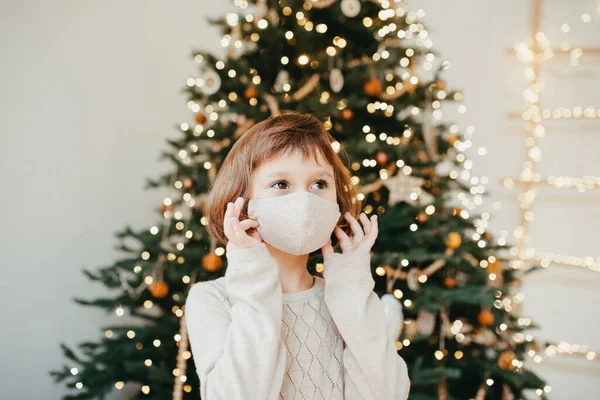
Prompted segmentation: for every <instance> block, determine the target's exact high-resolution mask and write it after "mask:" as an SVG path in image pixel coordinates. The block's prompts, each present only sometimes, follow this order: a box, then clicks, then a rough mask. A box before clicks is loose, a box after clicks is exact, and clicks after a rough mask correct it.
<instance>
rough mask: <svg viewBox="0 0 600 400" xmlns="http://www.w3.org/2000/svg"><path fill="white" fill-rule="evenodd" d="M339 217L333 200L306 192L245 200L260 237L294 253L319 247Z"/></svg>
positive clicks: (327, 237)
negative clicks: (256, 223) (256, 222)
mask: <svg viewBox="0 0 600 400" xmlns="http://www.w3.org/2000/svg"><path fill="white" fill-rule="evenodd" d="M340 216H341V213H340V206H339V205H338V203H337V202H333V201H330V200H327V199H324V198H322V197H321V196H318V195H316V194H313V193H310V192H294V193H292V194H287V195H285V196H278V197H270V198H265V199H250V200H249V201H248V217H250V218H252V219H255V220H256V221H258V227H257V231H258V233H259V234H260V236H261V237H262V238H263V240H264V241H265V242H267V243H268V244H270V245H271V246H273V247H275V248H278V249H280V250H282V251H285V252H286V253H290V254H294V255H300V254H309V253H310V252H312V251H315V250H318V249H320V248H321V247H323V246H324V245H325V243H327V241H328V240H329V238H330V236H331V234H332V233H333V230H334V229H335V226H336V224H337V222H338V221H339V218H340Z"/></svg>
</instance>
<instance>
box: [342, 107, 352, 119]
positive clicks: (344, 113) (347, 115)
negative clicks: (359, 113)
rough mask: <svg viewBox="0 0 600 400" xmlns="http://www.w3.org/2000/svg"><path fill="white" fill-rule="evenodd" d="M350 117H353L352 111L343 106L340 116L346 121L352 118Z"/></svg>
mask: <svg viewBox="0 0 600 400" xmlns="http://www.w3.org/2000/svg"><path fill="white" fill-rule="evenodd" d="M352 117H354V112H353V111H352V110H351V109H349V108H347V107H346V108H344V109H343V110H342V118H343V119H345V120H346V121H349V120H351V119H352Z"/></svg>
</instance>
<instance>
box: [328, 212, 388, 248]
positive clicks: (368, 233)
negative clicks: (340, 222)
mask: <svg viewBox="0 0 600 400" xmlns="http://www.w3.org/2000/svg"><path fill="white" fill-rule="evenodd" d="M344 218H346V221H348V223H349V224H350V227H351V228H352V233H353V235H352V238H350V237H348V235H346V233H345V232H344V231H343V230H342V229H341V228H340V227H339V226H336V228H335V229H334V231H333V232H334V233H335V236H336V237H337V238H338V240H339V241H340V247H341V248H342V252H343V253H349V252H351V251H353V250H356V249H357V248H363V249H365V250H367V251H370V250H371V247H373V244H374V243H375V239H377V233H378V230H377V215H373V216H371V219H370V220H369V218H368V217H367V214H365V213H361V214H360V215H359V217H358V218H359V219H360V220H361V222H362V223H363V226H364V232H363V228H362V227H361V226H360V224H359V223H358V221H357V220H356V219H355V218H354V217H353V216H352V215H351V214H350V213H349V212H346V213H345V214H344ZM321 251H322V252H323V259H325V258H327V257H329V256H330V255H332V254H334V253H335V252H334V251H333V247H332V246H331V239H330V240H329V241H328V242H327V244H325V246H323V247H322V248H321Z"/></svg>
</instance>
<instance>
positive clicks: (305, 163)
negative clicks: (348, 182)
mask: <svg viewBox="0 0 600 400" xmlns="http://www.w3.org/2000/svg"><path fill="white" fill-rule="evenodd" d="M301 170H303V171H307V172H312V171H316V170H325V171H329V172H332V171H333V167H332V166H331V165H330V164H329V163H328V162H327V160H326V159H325V158H324V157H323V155H322V154H321V152H320V151H319V150H317V149H315V151H314V152H312V154H310V155H309V154H306V153H303V152H301V151H300V150H298V149H290V150H288V151H287V152H285V153H284V154H282V155H279V156H274V157H272V158H271V159H269V160H265V161H263V162H262V163H261V165H260V166H259V167H258V168H257V169H256V170H255V173H257V174H260V175H263V174H267V173H271V172H274V171H281V172H284V171H286V172H295V171H298V172H300V171H301Z"/></svg>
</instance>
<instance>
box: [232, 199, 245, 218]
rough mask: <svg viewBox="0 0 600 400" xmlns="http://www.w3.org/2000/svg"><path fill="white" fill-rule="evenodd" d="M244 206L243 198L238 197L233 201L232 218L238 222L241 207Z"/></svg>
mask: <svg viewBox="0 0 600 400" xmlns="http://www.w3.org/2000/svg"><path fill="white" fill-rule="evenodd" d="M243 205H244V198H243V197H238V198H237V199H235V202H234V206H235V207H234V209H233V211H234V213H233V215H234V217H236V218H237V219H238V220H239V219H240V212H241V211H242V207H243Z"/></svg>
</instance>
